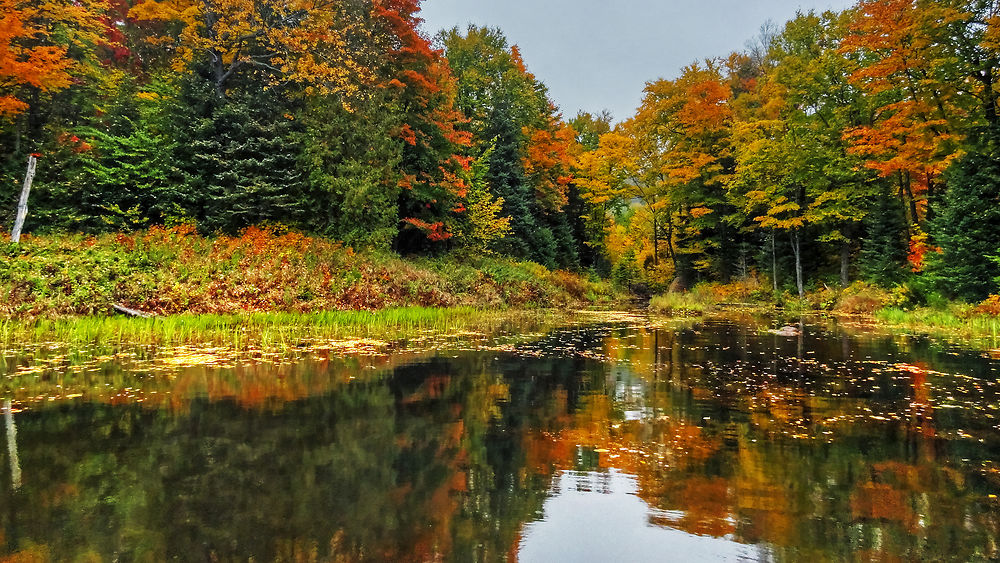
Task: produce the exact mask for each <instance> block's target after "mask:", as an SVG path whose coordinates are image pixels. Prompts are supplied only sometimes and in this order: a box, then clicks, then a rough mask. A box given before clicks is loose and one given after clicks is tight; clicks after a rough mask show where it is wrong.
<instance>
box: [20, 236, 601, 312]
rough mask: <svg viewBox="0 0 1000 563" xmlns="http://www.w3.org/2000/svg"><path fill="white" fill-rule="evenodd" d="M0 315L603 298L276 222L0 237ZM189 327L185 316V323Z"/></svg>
mask: <svg viewBox="0 0 1000 563" xmlns="http://www.w3.org/2000/svg"><path fill="white" fill-rule="evenodd" d="M0 256H2V257H3V260H0V318H12V319H27V320H31V319H39V318H64V317H72V316H84V315H95V314H107V313H111V312H112V309H111V307H112V305H113V304H119V305H122V306H125V307H127V308H130V309H137V310H140V311H144V312H147V313H150V314H155V315H175V314H188V315H193V314H212V315H233V314H239V313H254V312H287V313H315V312H319V311H335V310H377V309H385V308H399V307H413V306H419V307H476V308H495V309H510V308H538V307H574V306H585V305H594V304H598V303H602V302H603V303H610V302H612V301H613V300H615V299H617V298H618V294H617V293H616V292H615V291H614V290H613V288H612V287H611V285H610V284H609V283H607V282H603V281H599V280H590V279H588V278H587V277H584V276H581V275H579V274H573V273H570V272H567V271H550V270H548V269H546V268H545V267H543V266H540V265H538V264H535V263H532V262H518V261H515V260H512V259H508V258H503V257H495V256H494V257H482V258H471V257H469V256H467V255H463V256H461V257H459V256H454V255H441V256H437V257H434V258H430V257H427V258H415V259H410V260H404V259H402V258H400V257H399V256H397V255H394V254H391V253H388V252H385V253H377V252H373V251H368V252H363V253H358V252H355V251H354V250H352V249H351V248H348V247H344V246H343V245H342V244H340V243H334V242H330V241H327V240H324V239H319V238H313V237H308V236H305V235H302V234H299V233H295V232H284V231H282V230H281V229H278V228H268V229H259V228H249V229H246V230H245V231H244V232H243V233H242V234H241V235H240V236H237V237H229V236H225V235H220V236H217V237H203V236H201V235H199V234H197V233H196V232H195V231H194V229H193V228H191V227H189V226H181V227H173V228H169V229H167V228H152V229H148V230H143V231H136V232H132V233H128V234H125V233H113V234H103V235H98V236H87V235H54V236H41V237H30V238H28V239H27V240H25V241H24V242H22V243H21V244H19V245H5V246H0ZM191 322H194V323H195V324H197V322H195V321H191Z"/></svg>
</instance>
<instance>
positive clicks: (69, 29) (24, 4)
mask: <svg viewBox="0 0 1000 563" xmlns="http://www.w3.org/2000/svg"><path fill="white" fill-rule="evenodd" d="M106 4H107V3H106V0H72V1H70V0H29V1H24V0H0V117H8V118H9V117H11V116H14V115H17V114H20V113H23V112H24V111H26V110H27V109H28V107H29V105H28V102H27V101H25V94H30V92H31V91H32V90H34V91H37V92H40V93H50V92H56V91H59V90H62V89H64V88H67V87H68V86H70V85H71V84H72V82H73V76H74V74H75V73H77V72H80V71H81V70H83V69H82V68H81V61H84V60H87V59H89V58H90V57H91V56H92V55H93V50H94V46H95V45H96V44H97V43H98V41H99V33H100V31H101V30H102V28H103V22H102V20H101V16H102V14H103V13H104V12H105V10H106V7H107V6H106Z"/></svg>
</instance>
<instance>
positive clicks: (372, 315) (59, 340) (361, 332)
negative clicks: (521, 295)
mask: <svg viewBox="0 0 1000 563" xmlns="http://www.w3.org/2000/svg"><path fill="white" fill-rule="evenodd" d="M553 316H555V313H554V312H552V311H544V310H534V311H503V310H482V309H478V308H473V307H453V308H427V307H403V308H392V309H383V310H379V311H322V312H315V313H282V312H277V313H251V314H246V315H211V314H207V315H174V316H166V317H154V318H150V319H139V318H128V317H81V318H78V319H72V320H46V319H39V320H36V321H15V320H2V321H0V345H2V347H3V348H5V349H10V348H16V347H18V346H19V345H24V344H37V343H51V344H52V345H66V346H71V347H79V346H84V345H99V346H119V345H134V346H149V345H155V346H179V345H191V344H198V345H215V346H225V347H227V348H232V349H236V350H243V349H248V348H255V349H278V350H288V349H290V348H294V347H298V346H306V345H309V344H310V343H315V342H319V341H329V340H334V339H348V338H349V339H373V340H378V341H382V342H394V341H399V340H407V339H415V338H421V337H425V336H428V335H447V334H448V333H452V332H455V331H469V330H476V331H479V332H484V333H496V332H501V331H504V330H514V329H516V327H522V326H524V325H530V324H540V323H544V322H545V320H546V319H549V318H552V317H553Z"/></svg>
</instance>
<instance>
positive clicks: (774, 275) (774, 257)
mask: <svg viewBox="0 0 1000 563" xmlns="http://www.w3.org/2000/svg"><path fill="white" fill-rule="evenodd" d="M776 238H777V237H776V236H775V232H774V231H773V230H772V231H771V281H772V282H773V283H774V292H775V293H778V252H777V250H775V239H776Z"/></svg>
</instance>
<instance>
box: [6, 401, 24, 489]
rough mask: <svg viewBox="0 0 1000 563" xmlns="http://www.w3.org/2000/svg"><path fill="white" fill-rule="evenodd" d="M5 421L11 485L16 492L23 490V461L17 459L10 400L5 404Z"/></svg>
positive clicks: (15, 434)
mask: <svg viewBox="0 0 1000 563" xmlns="http://www.w3.org/2000/svg"><path fill="white" fill-rule="evenodd" d="M3 415H4V420H5V422H6V423H7V454H8V457H9V458H10V483H11V486H12V487H13V488H14V490H15V491H16V490H17V489H20V488H21V460H20V459H18V457H17V428H16V427H15V426H14V411H13V409H12V407H11V404H10V399H7V400H6V401H4V403H3Z"/></svg>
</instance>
